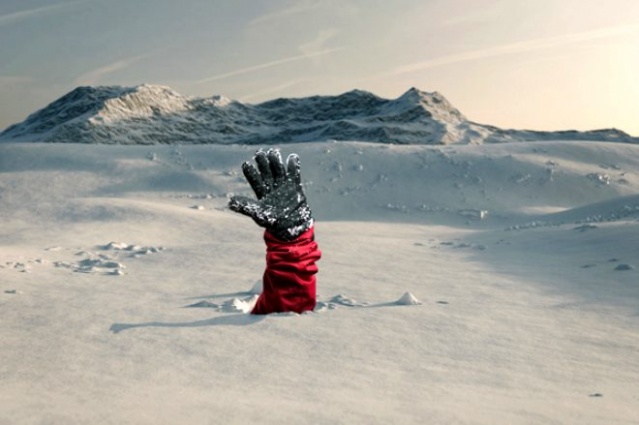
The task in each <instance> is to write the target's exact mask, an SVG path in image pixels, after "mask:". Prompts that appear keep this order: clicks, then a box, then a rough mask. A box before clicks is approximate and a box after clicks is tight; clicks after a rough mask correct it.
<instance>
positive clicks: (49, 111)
mask: <svg viewBox="0 0 639 425" xmlns="http://www.w3.org/2000/svg"><path fill="white" fill-rule="evenodd" d="M564 139H570V140H610V141H615V142H633V143H636V142H637V139H634V138H632V137H629V136H627V135H625V134H622V133H621V132H613V131H599V132H596V131H595V132H576V131H564V132H534V131H519V130H501V129H499V128H496V127H491V126H486V125H481V124H477V123H473V122H470V121H468V120H467V119H466V118H465V117H464V116H463V115H462V114H461V113H460V112H459V111H458V110H457V109H456V108H455V107H453V106H452V105H451V104H450V102H448V100H447V99H446V98H445V97H444V96H443V95H441V94H440V93H438V92H424V91H421V90H419V89H417V88H415V87H412V88H410V89H409V90H408V91H406V92H405V93H404V94H402V95H401V96H399V97H398V98H396V99H384V98H381V97H378V96H377V95H375V94H373V93H370V92H367V91H364V90H351V91H348V92H345V93H343V94H340V95H337V96H311V97H304V98H280V99H275V100H271V101H267V102H263V103H260V104H257V105H251V104H243V103H241V102H237V101H233V100H230V99H228V98H226V97H223V96H213V97H209V98H193V97H186V96H182V95H180V94H179V93H177V92H175V91H174V90H172V89H171V88H170V87H167V86H161V85H151V84H142V85H139V86H135V87H121V86H104V87H77V88H75V89H74V90H72V91H70V92H69V93H67V94H65V95H64V96H62V97H61V98H59V99H58V100H56V101H54V102H52V103H51V104H49V105H48V106H46V107H45V108H43V109H41V110H39V111H37V112H35V113H33V114H31V115H30V116H29V117H28V118H27V119H26V120H25V121H23V122H22V123H19V124H15V125H12V126H11V127H9V128H7V129H6V130H5V131H4V132H2V133H0V141H41V142H58V143H68V142H75V143H107V144H154V143H186V144H188V143H217V144H227V143H240V144H264V145H272V144H281V143H291V142H311V141H324V140H355V141H367V142H378V143H399V144H450V143H489V142H504V141H522V140H564Z"/></svg>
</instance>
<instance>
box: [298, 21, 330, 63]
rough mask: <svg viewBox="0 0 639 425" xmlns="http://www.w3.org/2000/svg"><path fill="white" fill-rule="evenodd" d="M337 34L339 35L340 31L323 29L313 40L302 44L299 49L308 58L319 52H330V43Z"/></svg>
mask: <svg viewBox="0 0 639 425" xmlns="http://www.w3.org/2000/svg"><path fill="white" fill-rule="evenodd" d="M337 34H339V30H337V29H336V28H327V29H323V30H321V31H320V32H319V33H318V34H317V36H316V37H315V38H314V39H313V40H311V41H309V42H306V43H302V44H300V46H299V49H300V51H301V52H303V53H304V54H306V55H307V56H310V55H313V54H315V53H317V52H321V51H326V50H328V47H327V44H328V42H329V41H331V40H332V39H334V38H335V37H336V36H337Z"/></svg>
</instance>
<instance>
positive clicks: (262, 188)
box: [242, 162, 267, 199]
mask: <svg viewBox="0 0 639 425" xmlns="http://www.w3.org/2000/svg"><path fill="white" fill-rule="evenodd" d="M242 172H243V173H244V177H246V181H248V183H249V184H250V185H251V188H252V189H253V192H255V196H257V199H262V198H263V197H264V195H266V192H267V190H266V185H265V184H264V180H262V176H261V175H260V173H259V172H258V171H257V169H256V168H255V167H254V166H253V164H250V163H248V162H245V163H243V164H242Z"/></svg>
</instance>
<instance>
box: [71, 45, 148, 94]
mask: <svg viewBox="0 0 639 425" xmlns="http://www.w3.org/2000/svg"><path fill="white" fill-rule="evenodd" d="M150 55H151V53H145V54H142V55H138V56H133V57H130V58H127V59H121V60H118V61H116V62H112V63H110V64H107V65H104V66H101V67H99V68H96V69H93V70H91V71H89V72H86V73H84V74H82V75H80V76H79V77H77V78H76V79H75V80H74V83H75V85H77V86H92V85H97V84H99V83H100V81H101V80H102V78H103V77H104V76H105V75H108V74H111V73H113V72H116V71H119V70H121V69H126V68H128V67H130V66H131V65H133V64H134V63H135V62H138V61H140V60H141V59H144V58H146V57H148V56H150Z"/></svg>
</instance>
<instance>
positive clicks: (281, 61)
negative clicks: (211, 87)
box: [194, 47, 346, 84]
mask: <svg viewBox="0 0 639 425" xmlns="http://www.w3.org/2000/svg"><path fill="white" fill-rule="evenodd" d="M344 49H346V47H336V48H332V49H325V50H320V51H317V52H314V53H311V54H301V55H297V56H292V57H289V58H284V59H278V60H275V61H271V62H266V63H262V64H259V65H253V66H249V67H246V68H242V69H237V70H235V71H231V72H227V73H224V74H219V75H213V76H211V77H206V78H203V79H201V80H198V81H195V83H194V84H203V83H208V82H211V81H216V80H223V79H225V78H229V77H234V76H236V75H241V74H248V73H250V72H254V71H259V70H261V69H266V68H272V67H274V66H279V65H283V64H285V63H290V62H297V61H300V60H304V59H309V58H313V57H317V56H324V55H328V54H331V53H335V52H338V51H340V50H344Z"/></svg>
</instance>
